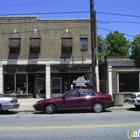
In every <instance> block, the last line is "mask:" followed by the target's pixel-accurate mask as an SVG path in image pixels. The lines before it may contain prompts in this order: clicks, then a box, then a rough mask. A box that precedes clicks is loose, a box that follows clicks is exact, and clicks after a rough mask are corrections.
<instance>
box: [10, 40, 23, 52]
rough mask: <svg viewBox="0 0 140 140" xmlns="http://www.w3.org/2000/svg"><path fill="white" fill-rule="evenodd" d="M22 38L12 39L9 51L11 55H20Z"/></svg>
mask: <svg viewBox="0 0 140 140" xmlns="http://www.w3.org/2000/svg"><path fill="white" fill-rule="evenodd" d="M20 40H21V39H20V38H10V40H9V49H10V53H20Z"/></svg>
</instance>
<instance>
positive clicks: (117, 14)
mask: <svg viewBox="0 0 140 140" xmlns="http://www.w3.org/2000/svg"><path fill="white" fill-rule="evenodd" d="M96 13H99V14H108V15H116V16H127V17H138V18H140V16H137V15H127V14H119V13H107V12H96Z"/></svg>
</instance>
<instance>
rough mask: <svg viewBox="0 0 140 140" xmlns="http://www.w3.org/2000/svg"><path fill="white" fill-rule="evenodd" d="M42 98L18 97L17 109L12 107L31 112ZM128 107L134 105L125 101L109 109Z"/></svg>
mask: <svg viewBox="0 0 140 140" xmlns="http://www.w3.org/2000/svg"><path fill="white" fill-rule="evenodd" d="M39 100H42V98H39V99H35V98H26V99H22V98H18V102H19V103H20V107H19V109H14V110H15V111H23V112H24V111H27V112H30V111H31V112H33V111H35V110H34V108H33V104H35V103H36V102H37V101H39ZM129 108H135V106H134V105H131V104H128V103H127V102H125V103H123V106H114V107H110V108H109V109H110V110H112V109H129Z"/></svg>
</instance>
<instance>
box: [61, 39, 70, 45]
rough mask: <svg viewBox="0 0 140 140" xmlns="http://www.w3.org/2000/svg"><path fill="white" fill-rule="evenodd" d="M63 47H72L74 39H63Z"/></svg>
mask: <svg viewBox="0 0 140 140" xmlns="http://www.w3.org/2000/svg"><path fill="white" fill-rule="evenodd" d="M62 46H63V47H72V39H71V38H63V39H62Z"/></svg>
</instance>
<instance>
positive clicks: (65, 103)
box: [57, 90, 79, 109]
mask: <svg viewBox="0 0 140 140" xmlns="http://www.w3.org/2000/svg"><path fill="white" fill-rule="evenodd" d="M78 102H79V91H78V90H76V91H75V90H73V91H70V92H69V93H68V94H66V95H65V96H64V98H62V100H60V101H59V103H58V104H57V106H58V108H59V109H77V108H78Z"/></svg>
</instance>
